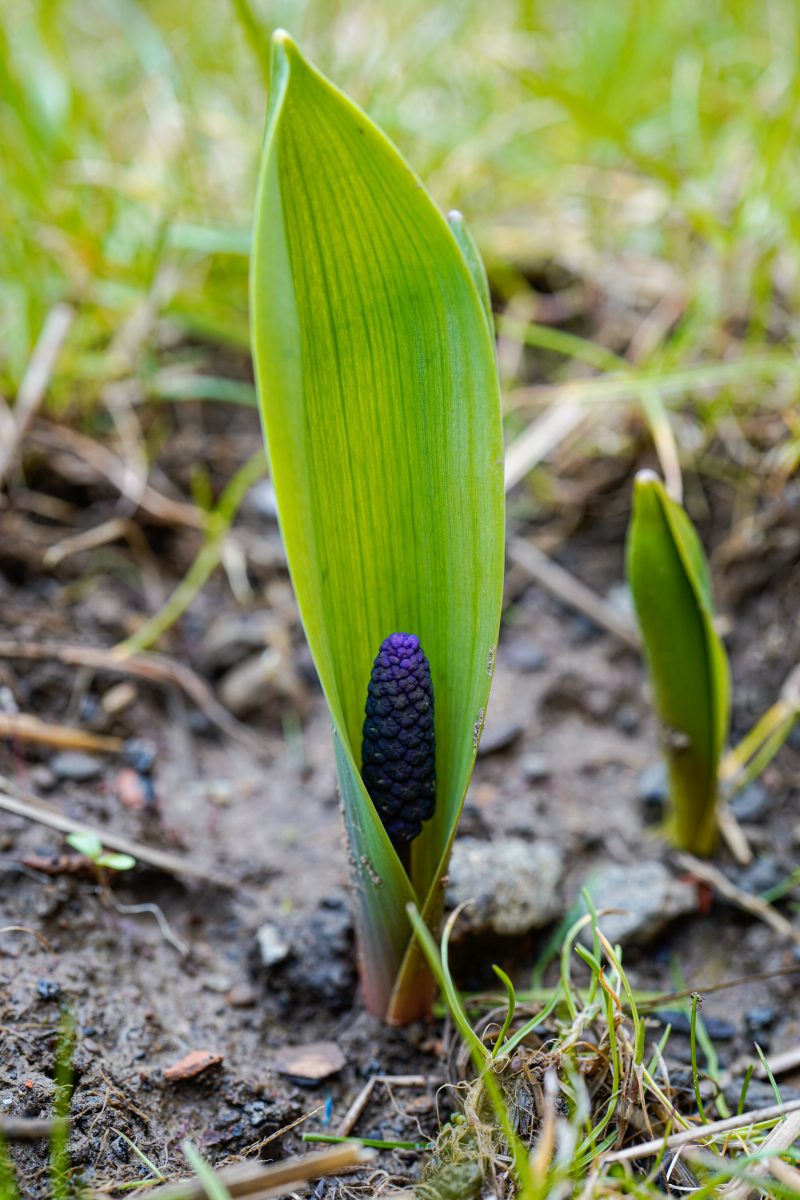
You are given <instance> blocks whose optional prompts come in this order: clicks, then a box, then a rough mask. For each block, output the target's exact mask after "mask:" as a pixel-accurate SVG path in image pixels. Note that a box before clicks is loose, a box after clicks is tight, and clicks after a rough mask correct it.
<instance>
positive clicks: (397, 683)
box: [361, 633, 436, 845]
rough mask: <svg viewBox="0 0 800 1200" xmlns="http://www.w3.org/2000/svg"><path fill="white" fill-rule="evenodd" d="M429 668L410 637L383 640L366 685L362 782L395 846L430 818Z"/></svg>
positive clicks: (415, 640)
mask: <svg viewBox="0 0 800 1200" xmlns="http://www.w3.org/2000/svg"><path fill="white" fill-rule="evenodd" d="M434 747H435V743H434V736H433V684H432V682H431V668H430V665H429V664H428V660H427V658H426V657H425V653H424V651H423V649H422V647H421V646H420V644H419V638H418V637H416V636H415V635H414V634H413V633H390V634H389V636H388V637H387V638H386V639H385V640H384V641H383V642H382V644H381V648H380V650H379V651H378V656H377V658H376V659H375V663H374V665H373V667H372V674H371V675H370V680H369V685H368V687H367V705H366V717H365V719H364V741H363V744H362V749H361V778H362V779H363V780H364V786H365V787H366V789H367V791H368V792H369V794H370V796H371V798H372V802H373V804H374V805H375V807H376V809H377V810H378V815H379V816H380V818H381V820H382V821H383V824H384V826H385V828H386V832H387V833H388V834H389V837H390V838H391V839H392V841H393V842H394V843H395V844H396V845H404V844H405V843H407V842H411V841H413V840H414V838H415V837H417V836H418V835H419V834H420V833H421V832H422V822H423V821H427V820H429V819H430V818H431V817H432V816H433V810H434V806H435V803H436V766H435V753H434Z"/></svg>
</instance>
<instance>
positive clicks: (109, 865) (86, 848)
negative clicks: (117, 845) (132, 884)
mask: <svg viewBox="0 0 800 1200" xmlns="http://www.w3.org/2000/svg"><path fill="white" fill-rule="evenodd" d="M67 843H68V845H70V846H72V849H73V850H77V851H78V854H82V855H83V856H84V857H85V858H88V859H89V860H90V861H91V862H92V863H93V865H94V866H95V867H98V868H100V869H103V870H109V871H130V870H131V868H132V867H135V866H136V859H135V858H133V857H132V856H131V855H130V854H119V853H117V852H116V851H115V850H104V849H103V843H102V842H101V841H100V838H99V837H98V836H97V834H95V833H68V834H67Z"/></svg>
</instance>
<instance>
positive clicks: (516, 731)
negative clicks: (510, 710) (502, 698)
mask: <svg viewBox="0 0 800 1200" xmlns="http://www.w3.org/2000/svg"><path fill="white" fill-rule="evenodd" d="M521 734H522V726H521V725H520V723H519V721H501V722H499V723H498V724H497V725H491V724H490V725H487V726H486V728H485V729H484V731H483V733H482V734H481V740H480V744H479V746H478V758H486V757H487V756H488V755H489V754H498V753H499V752H500V751H501V750H508V749H509V747H510V746H513V745H514V742H516V740H517V738H518V737H520V735H521Z"/></svg>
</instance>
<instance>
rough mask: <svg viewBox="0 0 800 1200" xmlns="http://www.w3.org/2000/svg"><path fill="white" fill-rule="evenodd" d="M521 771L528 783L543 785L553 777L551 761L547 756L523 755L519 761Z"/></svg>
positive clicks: (533, 753) (532, 753)
mask: <svg viewBox="0 0 800 1200" xmlns="http://www.w3.org/2000/svg"><path fill="white" fill-rule="evenodd" d="M519 769H520V771H521V772H522V774H523V775H524V777H525V778H526V779H527V781H528V783H541V781H542V780H543V779H548V778H549V777H550V775H551V770H550V760H549V758H548V757H547V755H546V754H536V753H535V752H531V753H530V754H523V755H522V757H521V758H520V760H519Z"/></svg>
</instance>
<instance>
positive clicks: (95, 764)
mask: <svg viewBox="0 0 800 1200" xmlns="http://www.w3.org/2000/svg"><path fill="white" fill-rule="evenodd" d="M50 768H51V770H52V771H54V772H55V774H56V775H57V776H58V778H59V779H69V780H71V781H72V782H73V783H87V782H88V781H89V780H90V779H96V778H97V776H98V775H100V774H101V773H102V770H103V764H102V762H101V761H100V759H99V758H95V757H94V755H93V754H84V752H83V751H82V750H62V751H61V752H60V753H59V754H56V755H55V756H54V757H53V758H51V760H50Z"/></svg>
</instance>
